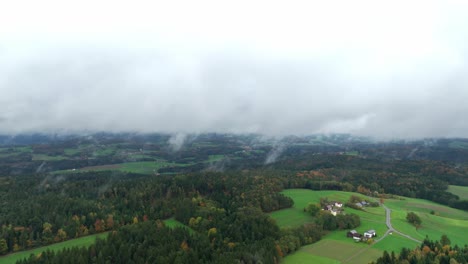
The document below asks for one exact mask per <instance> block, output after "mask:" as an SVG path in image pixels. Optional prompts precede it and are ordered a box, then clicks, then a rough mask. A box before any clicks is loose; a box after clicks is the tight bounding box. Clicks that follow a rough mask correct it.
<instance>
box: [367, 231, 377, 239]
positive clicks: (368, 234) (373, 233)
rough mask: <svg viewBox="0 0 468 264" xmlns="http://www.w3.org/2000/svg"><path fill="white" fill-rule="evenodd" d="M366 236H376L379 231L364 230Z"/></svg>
mask: <svg viewBox="0 0 468 264" xmlns="http://www.w3.org/2000/svg"><path fill="white" fill-rule="evenodd" d="M364 236H365V237H367V238H371V237H376V236H377V233H376V232H375V230H368V231H366V232H364Z"/></svg>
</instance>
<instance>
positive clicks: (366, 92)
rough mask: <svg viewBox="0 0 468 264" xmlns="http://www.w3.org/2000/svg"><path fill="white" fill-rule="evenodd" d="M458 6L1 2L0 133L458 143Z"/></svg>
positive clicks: (465, 56)
mask: <svg viewBox="0 0 468 264" xmlns="http://www.w3.org/2000/svg"><path fill="white" fill-rule="evenodd" d="M466 14H468V2H467V1H464V0H460V1H454V0H445V1H442V0H441V1H418V0H414V1H399V0H396V1H375V0H373V1H359V0H356V1H272V0H270V1H261V0H251V1H243V0H240V1H220V0H218V1H204V0H199V1H178V0H175V1H116V0H113V1H89V0H81V1H52V0H41V1H33V0H31V1H22V0H17V1H2V2H0V133H3V134H15V133H30V132H44V133H47V132H54V133H57V132H63V133H76V132H78V133H79V132H83V131H86V132H90V131H110V132H144V133H146V132H148V133H150V132H165V133H204V132H219V133H259V134H265V135H270V136H283V135H309V134H318V133H350V134H354V135H360V136H371V137H377V138H425V137H468V118H467V116H468V103H467V99H468V16H467V15H466Z"/></svg>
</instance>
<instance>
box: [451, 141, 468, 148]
mask: <svg viewBox="0 0 468 264" xmlns="http://www.w3.org/2000/svg"><path fill="white" fill-rule="evenodd" d="M448 146H449V147H450V148H460V149H468V142H465V141H452V142H450V143H449V145H448Z"/></svg>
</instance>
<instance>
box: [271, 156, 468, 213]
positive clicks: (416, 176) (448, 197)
mask: <svg viewBox="0 0 468 264" xmlns="http://www.w3.org/2000/svg"><path fill="white" fill-rule="evenodd" d="M273 166H274V167H275V168H276V169H282V170H284V171H291V172H295V174H293V173H291V175H290V177H289V183H288V184H289V186H288V187H290V188H297V187H301V188H308V189H312V190H343V191H360V192H362V193H364V194H368V195H379V194H384V193H387V194H396V195H402V196H407V197H414V198H422V199H427V200H430V201H434V202H437V203H441V204H444V205H448V206H451V207H454V208H458V209H462V210H468V201H466V200H460V199H459V197H458V196H456V195H454V194H452V193H449V192H447V191H446V190H447V188H448V185H449V184H459V185H465V186H467V185H468V169H466V168H465V167H460V168H454V167H452V166H450V165H449V164H445V163H443V162H438V161H428V160H377V159H371V158H362V157H355V156H346V155H304V156H301V157H298V158H296V159H289V160H284V161H281V162H279V163H278V164H275V165H272V167H273ZM358 187H361V188H360V189H358Z"/></svg>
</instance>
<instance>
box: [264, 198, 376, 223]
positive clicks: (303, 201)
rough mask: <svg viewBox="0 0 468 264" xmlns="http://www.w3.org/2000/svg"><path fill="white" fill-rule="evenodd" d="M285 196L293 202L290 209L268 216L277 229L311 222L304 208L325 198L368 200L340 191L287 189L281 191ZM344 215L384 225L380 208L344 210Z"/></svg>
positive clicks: (341, 200)
mask: <svg viewBox="0 0 468 264" xmlns="http://www.w3.org/2000/svg"><path fill="white" fill-rule="evenodd" d="M282 193H283V194H284V195H286V196H289V197H291V198H292V199H293V200H294V205H293V207H292V208H287V209H282V210H278V211H275V212H272V213H271V214H270V216H271V217H272V218H273V219H275V220H276V223H277V224H278V226H279V227H295V226H300V225H302V224H305V223H307V222H310V221H312V217H311V216H310V215H309V214H308V213H306V212H304V208H305V207H307V205H308V204H309V203H319V202H320V198H323V197H327V198H328V200H329V201H340V202H343V203H345V202H347V201H348V200H349V197H351V195H355V196H359V197H362V199H369V197H366V196H364V195H361V194H358V193H352V192H340V191H312V190H307V189H287V190H284V191H282ZM345 212H346V213H353V214H357V215H359V217H361V220H362V221H361V222H363V220H366V221H370V222H377V223H385V210H384V209H383V208H382V207H374V208H373V207H367V208H365V211H361V210H355V209H352V208H345Z"/></svg>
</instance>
